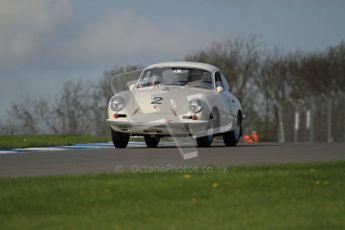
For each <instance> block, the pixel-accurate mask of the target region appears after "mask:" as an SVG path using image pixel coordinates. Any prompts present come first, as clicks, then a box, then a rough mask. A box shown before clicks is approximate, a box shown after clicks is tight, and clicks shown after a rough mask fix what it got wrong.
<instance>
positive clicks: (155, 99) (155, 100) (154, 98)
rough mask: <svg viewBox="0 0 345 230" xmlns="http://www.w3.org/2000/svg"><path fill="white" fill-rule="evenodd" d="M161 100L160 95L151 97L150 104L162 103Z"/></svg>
mask: <svg viewBox="0 0 345 230" xmlns="http://www.w3.org/2000/svg"><path fill="white" fill-rule="evenodd" d="M162 100H163V98H162V97H153V98H152V102H151V104H153V105H157V104H162V102H161V101H162Z"/></svg>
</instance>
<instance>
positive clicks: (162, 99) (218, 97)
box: [107, 62, 242, 136]
mask: <svg viewBox="0 0 345 230" xmlns="http://www.w3.org/2000/svg"><path fill="white" fill-rule="evenodd" d="M165 67H172V68H182V67H183V68H196V69H203V70H206V71H209V72H210V73H211V75H212V81H213V82H212V84H213V87H212V88H202V87H196V86H189V85H164V84H158V85H153V86H146V87H143V88H138V83H137V84H136V86H135V87H134V88H133V89H132V90H125V91H122V92H118V93H116V96H121V97H122V98H123V99H124V101H125V107H124V108H123V109H122V110H120V111H117V112H114V111H113V110H112V109H111V108H110V103H109V107H108V117H109V118H108V119H107V124H108V125H110V126H111V127H112V129H113V130H115V131H118V132H126V133H130V134H132V135H147V134H150V135H161V136H169V135H172V134H171V133H170V132H171V128H173V129H175V128H176V127H177V128H176V129H177V131H176V133H179V132H180V131H181V130H183V131H182V133H184V132H187V133H189V134H191V135H202V132H200V130H204V131H205V130H207V126H208V124H209V122H210V120H212V119H213V117H214V116H218V118H219V120H220V127H219V130H218V132H219V133H223V132H227V131H230V130H233V129H235V126H236V125H235V124H236V122H237V117H238V113H239V112H241V111H242V108H241V105H240V102H239V101H238V99H237V98H236V97H235V96H234V95H232V94H231V93H230V91H229V87H228V83H227V82H226V83H224V84H223V86H224V87H225V89H224V90H223V91H221V92H218V91H217V88H216V85H215V84H216V82H215V79H216V77H215V76H216V75H217V74H219V73H220V70H219V69H218V68H217V67H215V66H212V65H208V64H204V63H196V62H168V63H158V64H155V65H151V66H148V67H147V68H145V70H150V69H156V68H165ZM145 70H144V71H145ZM222 80H223V81H224V78H222ZM138 82H139V81H138ZM192 99H201V100H202V101H203V109H202V110H201V111H200V112H197V113H193V112H191V111H190V109H189V102H190V101H191V100H192ZM193 116H194V118H195V117H196V118H197V119H196V120H195V119H192V117H193ZM166 126H169V128H167V127H166ZM216 128H218V127H216ZM176 133H175V134H176ZM200 133H201V134H200Z"/></svg>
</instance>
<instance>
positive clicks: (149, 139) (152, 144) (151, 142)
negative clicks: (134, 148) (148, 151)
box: [144, 135, 160, 148]
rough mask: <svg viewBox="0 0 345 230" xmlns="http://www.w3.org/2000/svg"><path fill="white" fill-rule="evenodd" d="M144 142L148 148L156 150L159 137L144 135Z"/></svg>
mask: <svg viewBox="0 0 345 230" xmlns="http://www.w3.org/2000/svg"><path fill="white" fill-rule="evenodd" d="M144 140H145V143H146V146H147V147H148V148H156V147H157V146H158V144H159V141H160V137H157V136H150V135H146V136H144Z"/></svg>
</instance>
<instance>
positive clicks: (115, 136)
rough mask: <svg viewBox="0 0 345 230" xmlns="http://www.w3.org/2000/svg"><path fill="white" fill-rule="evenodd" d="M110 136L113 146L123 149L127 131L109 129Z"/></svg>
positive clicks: (126, 141)
mask: <svg viewBox="0 0 345 230" xmlns="http://www.w3.org/2000/svg"><path fill="white" fill-rule="evenodd" d="M111 138H112V140H113V144H114V146H115V148H118V149H123V148H126V147H127V145H128V141H129V133H121V132H117V131H114V130H113V129H111Z"/></svg>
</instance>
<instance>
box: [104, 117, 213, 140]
mask: <svg viewBox="0 0 345 230" xmlns="http://www.w3.org/2000/svg"><path fill="white" fill-rule="evenodd" d="M208 122H209V121H204V120H186V121H173V120H170V121H169V120H166V119H160V120H156V121H148V122H147V121H145V122H144V121H121V120H117V119H107V121H106V123H107V124H108V125H110V126H111V127H112V129H113V130H115V131H118V132H124V133H130V134H133V135H161V136H178V135H197V136H200V135H203V134H204V133H205V131H206V130H207V127H208Z"/></svg>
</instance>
